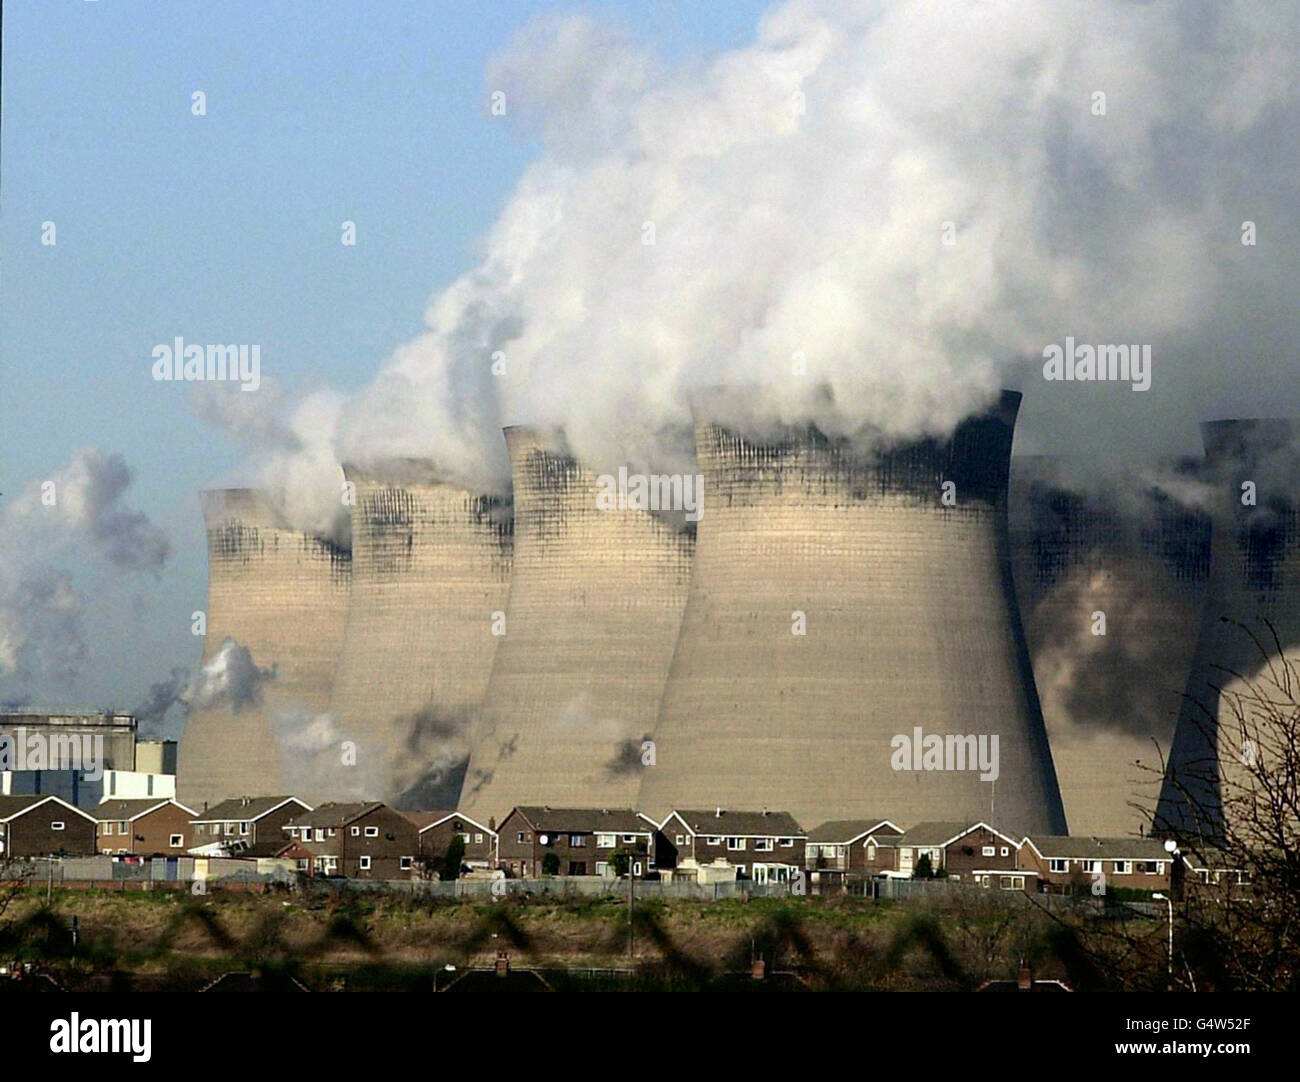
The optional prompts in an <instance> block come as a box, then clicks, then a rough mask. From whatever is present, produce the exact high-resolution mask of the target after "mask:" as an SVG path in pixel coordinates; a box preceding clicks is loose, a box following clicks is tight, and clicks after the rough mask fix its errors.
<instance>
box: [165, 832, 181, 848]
mask: <svg viewBox="0 0 1300 1082" xmlns="http://www.w3.org/2000/svg"><path fill="white" fill-rule="evenodd" d="M167 844H168V845H170V846H171V847H172V848H173V849H179V848H180V847H181V846H182V845H184V844H185V838H184V836H183V835H181V834H173V835H172V836H171V837H170V838H169V839H168V840H167Z"/></svg>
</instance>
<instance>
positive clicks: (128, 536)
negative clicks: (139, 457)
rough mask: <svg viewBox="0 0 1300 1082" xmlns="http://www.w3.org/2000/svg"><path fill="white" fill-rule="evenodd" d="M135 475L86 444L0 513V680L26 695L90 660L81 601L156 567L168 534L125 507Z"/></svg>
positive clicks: (118, 459) (50, 686)
mask: <svg viewBox="0 0 1300 1082" xmlns="http://www.w3.org/2000/svg"><path fill="white" fill-rule="evenodd" d="M132 478H133V475H132V472H131V469H130V467H129V466H128V465H127V463H126V460H125V459H124V458H123V457H122V456H121V455H120V454H109V453H106V452H104V451H101V450H99V449H98V448H94V447H90V448H84V449H81V450H78V451H76V452H74V453H73V455H72V457H71V458H70V459H69V461H68V464H67V465H66V466H64V467H63V468H62V469H60V470H57V471H55V472H53V473H51V474H50V475H49V476H48V477H45V478H39V479H35V480H33V481H31V482H30V483H29V484H28V485H27V486H26V487H25V488H24V489H23V490H22V491H21V492H19V493H18V495H17V496H16V497H15V498H14V499H13V501H12V502H11V503H10V504H9V505H8V506H7V507H6V508H4V510H3V512H0V684H8V685H10V686H9V687H7V688H5V692H6V695H7V696H8V697H11V698H13V699H15V700H16V701H19V702H22V701H25V700H26V699H27V698H28V696H29V695H30V694H31V693H32V689H33V688H36V687H40V688H41V689H42V691H43V692H44V693H46V694H49V693H50V692H51V691H53V690H55V689H57V688H58V686H59V685H60V684H66V683H67V682H69V681H71V680H73V679H75V677H76V676H77V674H78V672H79V671H80V669H81V667H82V665H83V664H84V663H85V662H86V660H87V659H88V658H89V656H90V651H89V648H88V647H87V644H86V641H85V634H84V628H83V614H84V609H85V598H86V596H87V595H89V594H91V593H98V592H102V591H104V590H108V589H111V588H112V587H113V586H115V585H116V584H117V582H118V581H119V580H120V579H121V577H122V576H123V575H135V574H140V573H154V574H156V573H157V572H159V571H160V570H161V569H162V567H163V565H164V564H165V563H166V561H167V558H168V556H169V554H170V550H171V547H170V542H169V541H168V538H167V535H166V534H165V533H164V532H163V531H162V530H161V529H159V528H158V527H157V526H155V525H154V524H153V523H152V522H151V521H150V519H149V517H148V516H147V515H145V514H144V513H143V512H141V511H138V510H135V509H133V508H131V507H128V506H126V504H125V498H126V494H127V491H128V489H129V488H130V487H131V483H132Z"/></svg>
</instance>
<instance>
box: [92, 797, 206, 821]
mask: <svg viewBox="0 0 1300 1082" xmlns="http://www.w3.org/2000/svg"><path fill="white" fill-rule="evenodd" d="M168 804H175V805H176V807H178V808H180V810H181V811H183V812H185V814H186V815H189V816H191V817H193V815H194V809H193V808H187V807H186V806H185V805H184V804H181V803H178V802H177V801H175V800H172V799H171V797H156V796H151V797H141V798H139V799H135V800H105V801H101V802H100V803H99V804H96V805H95V807H94V809H93V810H94V813H95V818H96V819H98V820H99V821H100V822H101V823H108V822H113V821H119V822H120V821H121V820H124V819H125V820H126V821H127V822H131V821H132V820H135V819H139V818H140V816H142V815H147V814H148V813H149V812H151V811H153V810H154V809H155V808H163V807H166V806H167V805H168Z"/></svg>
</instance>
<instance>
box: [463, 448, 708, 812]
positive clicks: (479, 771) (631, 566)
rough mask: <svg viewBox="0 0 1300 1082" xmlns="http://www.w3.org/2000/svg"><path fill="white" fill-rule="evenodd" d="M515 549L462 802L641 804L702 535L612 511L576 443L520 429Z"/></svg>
mask: <svg viewBox="0 0 1300 1082" xmlns="http://www.w3.org/2000/svg"><path fill="white" fill-rule="evenodd" d="M506 442H507V445H508V447H509V451H510V461H511V471H512V474H513V478H514V510H515V553H514V565H513V568H512V572H511V578H510V598H509V602H508V604H507V606H506V627H505V632H506V633H505V635H504V637H503V638H502V639H501V641H500V643H499V645H498V647H497V653H496V659H495V662H494V664H493V668H492V677H491V679H490V680H489V682H488V691H487V697H486V699H485V701H484V705H483V713H482V717H481V718H480V726H479V733H478V736H477V738H476V740H475V742H474V750H473V752H472V753H471V756H470V762H469V770H468V773H467V775H466V778H465V786H464V790H463V792H462V795H461V800H460V804H459V807H460V808H461V809H462V810H464V811H471V810H473V809H478V810H481V811H482V812H483V813H484V814H485V815H495V816H496V817H497V819H498V820H500V819H502V818H504V816H505V815H506V814H507V813H508V812H509V811H510V809H511V808H512V807H514V806H515V805H517V804H542V805H551V806H553V807H618V808H625V807H631V806H633V805H634V801H635V799H636V793H637V788H638V786H639V784H640V780H641V772H642V769H643V768H642V765H641V757H642V750H641V745H642V742H643V740H644V739H645V738H646V737H647V736H648V734H649V733H650V730H651V728H652V727H653V726H654V720H655V712H656V710H657V708H658V705H659V696H660V693H661V691H662V690H663V682H664V678H665V676H666V675H667V673H668V665H669V662H670V661H671V659H672V653H673V643H674V642H675V641H676V638H677V628H678V624H679V622H680V620H681V614H682V606H683V604H684V603H685V600H686V588H687V584H688V581H689V578H690V565H691V552H692V547H693V541H692V538H691V536H690V534H689V532H687V529H684V528H681V527H682V526H683V525H684V524H682V523H676V522H674V521H672V519H671V517H670V516H668V515H664V514H661V513H658V512H654V511H646V510H636V509H623V510H618V509H610V510H602V509H601V508H600V507H599V506H598V502H597V497H598V487H597V486H598V478H597V477H596V476H595V475H594V474H593V473H592V471H590V470H589V469H588V468H586V467H585V466H584V465H583V464H581V463H579V462H577V461H576V460H575V459H574V458H573V457H572V456H571V455H570V454H569V453H568V452H567V451H566V449H565V446H564V444H563V441H562V438H561V437H558V436H552V435H544V434H543V433H541V432H538V431H536V430H533V429H528V428H508V429H506Z"/></svg>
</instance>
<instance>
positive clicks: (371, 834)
mask: <svg viewBox="0 0 1300 1082" xmlns="http://www.w3.org/2000/svg"><path fill="white" fill-rule="evenodd" d="M366 837H367V838H378V837H379V828H378V827H366Z"/></svg>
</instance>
